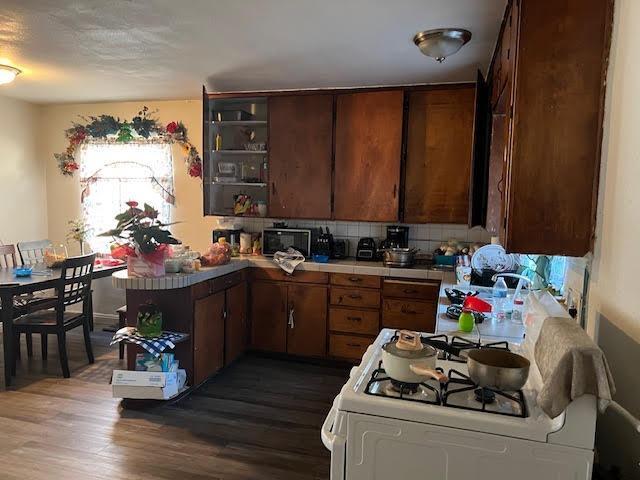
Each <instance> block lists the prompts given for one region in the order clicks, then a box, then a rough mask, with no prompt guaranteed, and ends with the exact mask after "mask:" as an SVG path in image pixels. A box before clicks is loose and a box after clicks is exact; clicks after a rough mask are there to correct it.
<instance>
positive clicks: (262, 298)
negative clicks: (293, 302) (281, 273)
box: [251, 281, 287, 352]
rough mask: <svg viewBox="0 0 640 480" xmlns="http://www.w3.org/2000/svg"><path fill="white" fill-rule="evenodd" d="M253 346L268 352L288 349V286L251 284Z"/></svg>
mask: <svg viewBox="0 0 640 480" xmlns="http://www.w3.org/2000/svg"><path fill="white" fill-rule="evenodd" d="M251 346H252V347H253V348H255V349H256V350H263V351H267V352H286V351H287V286H286V285H281V284H278V283H272V282H255V281H254V282H253V283H252V284H251Z"/></svg>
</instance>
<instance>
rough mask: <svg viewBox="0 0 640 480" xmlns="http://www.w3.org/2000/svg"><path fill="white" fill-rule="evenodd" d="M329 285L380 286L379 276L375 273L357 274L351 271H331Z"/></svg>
mask: <svg viewBox="0 0 640 480" xmlns="http://www.w3.org/2000/svg"><path fill="white" fill-rule="evenodd" d="M330 282H331V285H339V286H343V287H365V288H380V277H376V276H375V275H357V274H351V273H332V274H331V277H330Z"/></svg>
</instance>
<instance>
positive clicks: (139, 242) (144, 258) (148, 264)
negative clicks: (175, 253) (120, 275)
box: [100, 200, 181, 277]
mask: <svg viewBox="0 0 640 480" xmlns="http://www.w3.org/2000/svg"><path fill="white" fill-rule="evenodd" d="M127 206H128V207H129V208H128V209H126V210H125V211H124V212H122V213H119V214H118V215H116V220H117V221H118V224H117V225H116V228H114V229H112V230H109V231H108V232H104V233H101V234H100V236H101V237H114V238H116V239H118V240H117V241H116V242H115V243H114V244H113V245H112V246H111V256H112V257H113V258H117V259H121V260H126V261H127V270H128V273H129V275H130V276H132V277H161V276H163V275H164V274H165V269H164V260H165V258H166V257H167V256H170V255H171V247H170V245H178V244H180V243H181V242H180V240H178V239H177V238H174V237H173V236H172V235H171V232H170V231H169V230H167V229H166V228H165V227H167V226H168V225H169V224H164V223H162V222H161V221H160V220H158V211H157V210H156V209H154V208H153V207H151V206H150V205H147V204H146V203H145V204H144V208H143V209H140V208H138V202H136V201H134V200H131V201H128V202H127ZM123 240H124V241H123Z"/></svg>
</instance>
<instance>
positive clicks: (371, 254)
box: [356, 237, 377, 260]
mask: <svg viewBox="0 0 640 480" xmlns="http://www.w3.org/2000/svg"><path fill="white" fill-rule="evenodd" d="M376 254H377V251H376V242H375V240H374V239H373V238H371V237H363V238H361V239H360V240H358V248H357V249H356V260H376Z"/></svg>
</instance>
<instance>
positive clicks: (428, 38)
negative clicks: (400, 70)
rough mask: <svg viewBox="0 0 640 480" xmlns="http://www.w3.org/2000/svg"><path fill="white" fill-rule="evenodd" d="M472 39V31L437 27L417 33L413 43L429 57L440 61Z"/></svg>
mask: <svg viewBox="0 0 640 480" xmlns="http://www.w3.org/2000/svg"><path fill="white" fill-rule="evenodd" d="M469 40H471V32H470V31H469V30H463V29H460V28H437V29H435V30H426V31H424V32H419V33H416V35H415V36H414V37H413V43H415V44H416V46H417V47H418V48H419V49H420V51H421V52H422V53H423V54H425V55H426V56H428V57H433V58H435V59H436V61H438V62H439V63H442V62H444V59H445V58H447V57H448V56H450V55H453V54H454V53H456V52H457V51H458V50H460V49H461V48H462V46H463V45H464V44H465V43H467V42H468V41H469Z"/></svg>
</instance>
